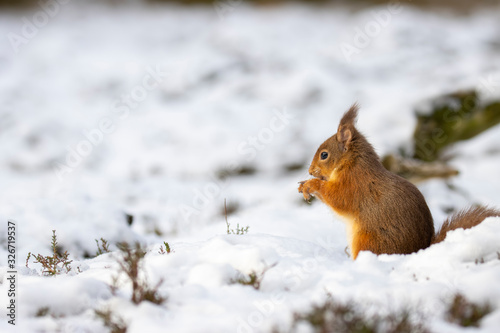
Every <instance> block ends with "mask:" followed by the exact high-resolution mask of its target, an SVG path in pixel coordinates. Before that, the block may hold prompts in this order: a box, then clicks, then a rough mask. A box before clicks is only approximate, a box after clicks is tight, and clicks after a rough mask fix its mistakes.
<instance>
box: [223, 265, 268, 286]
mask: <svg viewBox="0 0 500 333" xmlns="http://www.w3.org/2000/svg"><path fill="white" fill-rule="evenodd" d="M276 265H277V264H276V263H275V264H272V265H271V266H267V267H265V268H264V269H263V270H262V271H261V272H260V273H257V272H256V271H252V272H250V274H248V275H247V276H242V277H239V278H237V279H233V280H231V284H236V283H238V284H242V285H244V286H252V287H253V288H254V289H255V290H259V289H260V285H261V283H262V280H263V279H264V275H265V274H266V272H267V271H268V270H270V269H271V268H273V267H274V266H276Z"/></svg>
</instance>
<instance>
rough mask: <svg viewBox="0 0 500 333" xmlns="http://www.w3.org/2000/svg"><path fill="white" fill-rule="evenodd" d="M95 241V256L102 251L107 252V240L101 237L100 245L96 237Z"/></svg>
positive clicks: (102, 252)
mask: <svg viewBox="0 0 500 333" xmlns="http://www.w3.org/2000/svg"><path fill="white" fill-rule="evenodd" d="M95 243H96V244H97V252H96V254H95V256H96V257H98V256H100V255H101V254H104V253H109V252H111V251H109V242H108V241H107V240H105V239H104V238H102V237H101V245H99V241H98V240H97V239H96V240H95Z"/></svg>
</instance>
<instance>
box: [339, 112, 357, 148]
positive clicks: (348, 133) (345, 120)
mask: <svg viewBox="0 0 500 333" xmlns="http://www.w3.org/2000/svg"><path fill="white" fill-rule="evenodd" d="M358 109H359V106H358V104H357V103H354V104H353V105H352V106H351V108H350V109H349V111H347V112H346V113H345V114H344V116H343V117H342V119H341V120H340V124H339V128H338V131H337V140H338V142H340V143H341V145H342V149H343V150H344V151H347V150H349V146H350V144H351V141H352V134H353V130H354V123H355V122H356V118H357V117H358Z"/></svg>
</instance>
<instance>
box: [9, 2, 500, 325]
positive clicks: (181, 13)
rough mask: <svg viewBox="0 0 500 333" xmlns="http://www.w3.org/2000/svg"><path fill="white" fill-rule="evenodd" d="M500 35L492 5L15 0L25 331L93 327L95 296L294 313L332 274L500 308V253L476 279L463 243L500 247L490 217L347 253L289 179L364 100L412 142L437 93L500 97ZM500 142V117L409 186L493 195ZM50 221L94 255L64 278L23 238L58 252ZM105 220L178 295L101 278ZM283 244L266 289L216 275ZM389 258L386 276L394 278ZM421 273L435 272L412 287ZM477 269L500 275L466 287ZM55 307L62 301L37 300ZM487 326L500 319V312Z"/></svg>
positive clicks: (212, 312) (376, 124)
mask: <svg viewBox="0 0 500 333" xmlns="http://www.w3.org/2000/svg"><path fill="white" fill-rule="evenodd" d="M450 3H451V4H450ZM499 32H500V6H499V5H498V4H496V3H488V4H484V5H480V4H476V5H474V6H471V5H467V4H465V5H464V4H463V3H461V2H460V5H458V6H456V7H454V6H453V2H451V1H450V2H445V5H443V6H437V7H434V6H430V7H429V6H408V5H406V3H405V2H394V3H390V4H388V3H383V2H381V3H377V4H373V3H357V2H356V3H355V4H336V3H334V4H332V3H326V4H325V3H323V4H319V5H318V4H307V3H303V4H297V3H296V4H290V3H280V4H276V5H269V4H266V5H252V4H248V3H246V2H243V1H218V2H214V3H208V4H206V5H204V6H184V5H180V4H175V3H160V2H147V3H143V2H139V1H123V2H120V1H112V2H99V1H71V0H66V1H56V0H53V1H43V2H41V3H40V4H35V5H33V6H28V7H10V6H7V7H4V8H3V9H2V11H1V12H0V35H1V36H2V38H1V39H0V198H1V199H0V232H1V234H0V244H1V245H2V246H1V247H0V264H1V265H2V266H4V265H5V263H6V258H7V250H6V224H7V220H14V221H16V222H17V228H18V239H17V251H18V252H17V254H18V266H19V267H18V269H19V270H20V275H21V276H20V281H19V288H20V296H19V297H20V298H19V302H20V311H21V312H20V317H19V318H18V320H19V324H24V325H27V326H26V327H28V328H26V331H34V330H39V331H43V332H45V331H50V332H52V331H56V330H58V329H59V330H62V331H78V332H83V331H85V332H86V331H92V332H97V331H102V330H105V329H104V327H103V326H102V324H101V323H100V322H99V320H97V319H95V318H94V316H93V312H92V311H93V309H96V308H98V307H100V306H102V304H104V303H109V304H112V305H111V306H116V309H117V310H116V311H118V312H120V311H121V314H122V317H124V318H126V321H127V322H128V323H129V329H130V331H134V332H135V331H137V332H146V331H150V332H153V331H159V330H163V329H167V330H171V331H176V332H181V331H186V332H193V331H196V332H209V331H210V332H223V331H224V332H230V331H237V329H240V330H239V331H242V330H241V329H242V328H241V327H244V329H245V330H247V331H249V328H248V327H251V331H256V332H260V331H270V330H271V329H272V328H273V327H276V326H277V327H279V328H280V329H282V330H284V331H287V330H288V329H289V327H290V322H291V318H292V314H293V311H298V310H300V309H303V308H307V306H310V304H311V302H312V301H313V300H320V299H322V297H323V296H324V295H325V290H329V291H330V292H332V293H333V294H334V295H338V296H339V297H340V298H345V299H356V300H366V299H370V300H381V301H382V302H384V304H387V303H391V302H395V303H396V305H397V304H400V303H402V304H406V303H409V304H413V305H415V304H423V305H422V306H423V307H424V309H425V311H427V312H429V313H431V314H432V315H435V317H432V318H434V319H432V320H431V323H432V325H434V326H433V328H434V329H435V330H436V331H440V330H442V331H447V332H451V331H452V330H453V329H455V330H457V331H460V329H459V328H458V327H455V326H451V325H450V324H447V323H445V322H444V321H443V319H442V317H440V316H438V315H436V313H437V314H439V313H440V312H439V311H442V309H441V308H440V305H436V302H438V301H440V300H441V299H442V298H443V297H444V296H445V295H446V294H445V292H446V290H449V289H447V288H450V289H453V290H456V289H457V290H461V291H463V292H465V293H466V294H467V293H468V296H469V297H472V298H474V297H476V298H477V299H478V300H484V299H488V300H491V301H495V300H496V303H495V304H496V305H497V306H500V303H499V302H498V299H500V290H499V288H498V286H496V284H498V283H497V282H498V280H499V279H500V264H499V262H500V261H498V260H497V261H496V262H493V263H489V264H488V268H489V270H487V271H486V272H483V270H486V268H482V271H481V272H482V275H478V276H479V277H477V276H476V275H475V274H479V273H478V272H477V271H476V270H473V271H471V270H470V269H469V264H470V261H472V263H474V260H475V259H479V258H481V256H486V257H487V256H488V255H490V254H492V253H493V254H494V253H495V252H496V251H500V242H499V239H500V238H498V232H500V228H499V227H498V223H496V224H495V223H492V224H491V225H489V224H486V227H482V228H483V229H481V230H483V231H481V230H479V231H474V232H475V233H474V232H473V233H472V234H471V233H464V232H462V233H460V232H457V233H456V237H455V238H456V239H461V237H466V235H469V234H470V235H472V236H470V237H472V238H471V239H469V243H470V244H469V243H467V244H469V245H468V247H466V248H465V249H467V251H466V250H465V249H464V248H462V247H461V245H459V244H455V243H453V242H452V241H450V242H451V243H446V242H445V243H443V244H442V245H439V246H436V248H437V249H429V250H426V251H424V254H422V253H419V254H414V255H411V256H407V257H403V256H391V257H389V256H385V257H384V256H382V257H381V258H382V259H380V258H377V257H375V256H373V255H370V254H366V255H365V256H362V257H361V258H360V260H358V261H357V262H356V263H352V262H351V261H350V259H349V258H347V257H346V255H345V254H344V248H345V246H346V245H347V241H346V236H345V233H344V227H343V225H342V223H341V222H340V221H338V219H337V218H336V217H335V216H333V215H332V214H331V213H330V212H329V211H328V209H327V208H326V207H324V206H323V205H320V204H318V203H317V202H315V203H313V204H312V205H307V204H305V203H304V202H303V200H302V196H301V195H299V194H298V193H297V189H296V188H297V182H298V181H300V180H304V179H307V178H308V174H307V167H308V164H309V162H310V160H311V158H312V156H313V154H314V152H315V151H316V148H317V147H318V145H319V144H320V143H321V142H323V140H325V139H326V138H327V137H329V136H330V135H332V134H333V133H335V132H336V128H337V125H338V120H339V119H340V117H341V115H342V113H343V112H345V111H346V110H347V108H348V107H349V106H350V105H351V104H352V103H354V102H355V101H357V102H359V103H360V105H361V112H360V118H359V121H358V124H359V128H360V129H361V130H362V132H363V133H365V134H366V136H367V137H368V138H369V140H370V141H371V142H372V144H373V145H374V146H375V148H376V150H377V152H378V153H379V154H380V155H384V154H387V153H394V152H397V151H398V149H399V148H400V147H411V145H412V143H411V142H412V135H413V131H414V128H415V124H416V117H415V110H416V109H417V108H418V107H421V106H422V105H423V104H425V102H426V101H428V100H429V99H431V98H434V97H436V96H440V95H443V94H446V93H450V92H455V91H459V90H464V89H476V90H477V91H479V92H480V95H481V98H482V99H483V100H498V99H500V33H499ZM499 142H500V128H499V127H498V126H497V127H494V128H493V129H490V130H489V131H486V132H484V133H483V134H481V135H480V136H478V137H476V138H474V139H472V140H469V141H467V142H464V143H460V144H458V145H456V146H455V147H454V148H453V159H452V160H451V161H450V163H451V164H452V165H453V166H455V167H456V168H457V169H458V170H459V171H460V175H459V176H457V177H455V178H452V179H450V180H448V181H444V180H429V181H426V182H423V183H421V184H419V187H420V189H421V191H422V192H423V193H424V195H425V196H426V199H427V200H428V204H429V206H430V208H431V210H432V213H433V215H434V218H435V221H436V225H437V226H438V225H439V224H440V223H442V221H443V220H444V218H445V217H446V216H447V215H448V214H449V213H450V212H452V211H454V210H457V209H460V208H463V207H465V206H467V205H470V204H476V203H480V204H490V205H492V206H497V207H498V206H500V172H499V167H500V150H499V149H498V144H499ZM224 199H227V202H228V208H229V209H230V211H229V214H228V219H229V221H230V223H231V226H232V227H236V225H237V224H239V225H240V226H249V227H250V228H249V232H248V234H247V235H244V236H227V235H225V234H226V224H225V218H224ZM1 221H3V222H1ZM51 230H57V235H58V240H59V245H60V246H61V248H62V249H64V250H68V251H69V253H70V254H71V258H72V259H74V260H75V262H77V263H78V262H80V265H81V267H82V268H81V269H82V271H83V272H82V273H80V274H77V275H75V276H67V277H66V276H60V277H56V278H55V279H59V280H53V279H48V278H42V277H39V276H38V274H40V267H39V266H37V265H36V264H33V265H31V266H30V267H31V269H27V268H24V259H25V258H26V256H27V254H28V252H30V251H31V252H33V253H42V254H43V253H45V254H50V253H51V252H50V251H51V250H50V237H51V235H52V232H51ZM491 230H493V232H492V231H491ZM481 232H482V233H481ZM495 233H496V235H497V237H496V239H495V238H492V239H491V243H487V242H486V241H484V238H483V236H484V235H486V234H492V235H495ZM474 235H475V236H474ZM101 237H103V238H105V239H106V240H108V241H109V242H110V243H111V244H115V243H117V242H121V241H127V242H133V241H140V242H141V243H143V244H146V245H147V246H150V247H151V249H152V253H151V254H150V256H151V258H149V261H148V262H147V265H148V269H149V270H150V273H151V276H152V279H153V280H155V279H156V280H159V279H164V280H165V283H164V284H163V285H162V289H161V290H162V291H163V292H164V293H165V294H166V295H169V301H168V302H167V304H168V305H167V306H165V307H159V308H154V309H152V308H151V307H152V306H149V307H148V308H141V309H140V310H137V311H136V310H133V308H132V307H131V306H129V308H126V309H124V308H123V307H124V305H121V307H120V306H118V305H116V304H118V303H119V300H120V299H118V301H117V300H116V299H117V297H115V296H112V295H110V294H109V291H108V289H107V287H106V286H105V284H104V282H103V281H105V282H109V280H110V276H111V273H107V272H106V270H105V269H104V268H105V266H107V265H108V266H109V265H111V263H112V262H113V260H112V258H111V257H107V258H104V259H102V258H101V257H98V258H96V259H90V260H85V258H89V257H93V256H94V255H95V252H96V243H95V239H99V238H101ZM474 237H475V238H474ZM475 239H477V242H473V240H475ZM163 241H168V242H169V243H170V244H171V245H172V246H173V247H174V249H175V251H176V252H175V253H174V254H172V255H169V256H168V258H167V256H165V257H163V256H161V255H156V252H157V251H156V250H157V248H158V247H159V246H160V245H161V244H162V242H163ZM460 241H461V242H466V241H464V240H460ZM481 243H485V244H486V245H484V246H483V247H481V246H480V245H482V244H481ZM453 246H455V247H453ZM317 249H321V251H327V252H328V256H327V258H323V259H324V260H322V261H321V262H320V266H321V267H320V268H318V269H316V270H314V272H313V273H310V274H308V275H307V276H306V278H304V279H299V280H300V282H299V283H298V286H296V287H295V286H294V288H291V287H290V286H289V285H287V283H286V282H283V276H284V275H286V272H289V271H294V270H295V269H297V267H298V268H300V267H303V266H301V265H302V264H303V261H307V260H308V259H311V257H313V253H315V251H316V250H317ZM439 249H441V250H439ZM471 249H473V250H471ZM112 250H116V247H114V245H113V246H112ZM461 251H462V252H461ZM471 253H472V254H471ZM175 256H177V257H175ZM433 258H440V259H439V260H442V261H439V260H437V259H435V260H437V261H436V262H435V263H434V264H431V263H430V262H432V260H433ZM147 259H148V257H147ZM301 260H302V261H301ZM274 263H277V266H275V267H274V268H272V269H270V270H269V271H268V273H266V274H268V275H269V279H267V280H268V281H266V279H264V280H263V286H262V288H263V292H264V293H259V292H257V291H255V290H253V289H252V288H250V291H248V290H247V289H242V290H239V289H238V290H237V289H225V288H229V287H228V286H227V281H228V279H229V278H230V277H231V276H232V275H231V274H233V273H234V272H233V271H239V272H244V273H248V272H251V271H253V270H257V271H260V270H262V267H265V266H266V265H272V264H274ZM443 263H450V264H449V265H450V266H452V265H454V264H456V267H448V266H447V265H446V264H443ZM433 265H435V266H433ZM443 266H446V267H444V268H443ZM394 267H396V271H397V272H396V273H394V274H395V275H396V276H395V277H394V276H392V275H391V278H386V276H387V275H389V273H390V272H391V271H392V270H394ZM35 269H37V270H35ZM440 269H442V270H440ZM108 271H109V269H108ZM273 271H274V272H273ZM5 272H6V268H5V269H4V268H2V269H1V270H0V276H4V275H5ZM466 272H468V273H467V274H469V275H467V274H466ZM365 274H367V275H368V276H366V275H365ZM391 274H393V273H391ZM412 274H417V275H418V274H421V275H422V276H425V277H427V278H429V276H430V277H431V279H432V277H435V278H436V280H437V282H436V281H434V282H433V283H434V284H432V283H429V282H428V283H427V284H426V286H424V287H422V288H420V287H417V286H414V284H416V283H417V282H414V279H413V277H412ZM372 275H373V276H372ZM360 276H364V277H363V278H362V279H360ZM374 276H376V277H374ZM460 277H464V279H465V280H466V281H465V282H463V281H461V280H460ZM72 279H73V280H72ZM2 280H3V278H2ZM415 280H416V278H415ZM58 281H59V282H58ZM443 281H444V282H443ZM450 281H452V282H450ZM477 281H484V282H481V283H478V282H477ZM493 281H496V282H494V283H493ZM486 282H491V283H492V284H493V285H494V286H495V290H494V291H491V290H485V289H484V288H482V287H481V286H478V287H477V288H475V286H477V285H480V284H483V285H484V284H486ZM42 283H46V286H47V287H46V288H45V287H44V286H43V285H42ZM99 283H101V284H99ZM450 283H451V285H452V286H450ZM61 286H63V287H61ZM64 286H66V289H63V290H64V291H65V292H64V293H62V294H60V295H58V296H57V297H56V296H50V297H49V296H47V295H53V294H54V291H55V290H57V288H64ZM124 288H125V287H124ZM234 288H236V287H234ZM242 288H244V287H242ZM412 288H413V290H408V289H412ZM42 289H43V290H45V292H46V293H47V294H44V292H43V291H41V290H42ZM290 289H293V290H292V292H290V294H289V295H288V294H287V296H286V297H287V302H286V303H285V304H281V305H280V310H279V311H274V312H273V313H272V314H270V315H265V316H264V317H263V318H264V319H263V321H262V323H261V324H259V325H250V326H248V325H247V326H245V325H243V326H241V325H242V324H241V320H240V319H241V318H247V315H248V314H249V313H250V314H251V313H252V311H255V306H254V305H253V303H252V302H253V301H256V300H257V301H258V300H266V299H267V298H266V297H269V295H270V294H271V293H273V292H275V291H276V290H281V291H283V292H284V291H287V290H290ZM375 289H376V290H375ZM462 289H463V290H462ZM89 290H90V291H89ZM370 291H371V293H370ZM439 291H440V292H442V293H443V294H439ZM266 292H267V294H266ZM367 293H368V294H367ZM1 294H2V295H1V296H0V297H2V298H0V300H3V299H4V298H5V297H6V295H5V292H4V291H3V290H2V292H1ZM407 294H409V295H407ZM82 295H83V296H82ZM401 295H405V296H407V297H405V300H404V301H403V300H401V299H400V297H399V296H401ZM80 296H82V298H83V301H82V303H81V304H79V303H78V302H79V301H77V300H75V299H78V297H80ZM47 298H51V301H50V302H48V301H47ZM426 300H427V301H426ZM44 302H48V303H47V304H46V303H44ZM113 302H114V303H113ZM428 302H431V303H432V305H428ZM75 303H77V304H76V305H75ZM438 303H439V302H438ZM2 304H4V303H2ZM78 304H79V305H78ZM113 304H114V305H113ZM396 305H394V306H396ZM43 307H49V308H50V309H52V310H51V311H55V312H54V313H56V314H53V315H52V316H44V317H41V318H39V317H35V314H36V313H37V311H38V310H39V309H40V308H43ZM196 316H198V317H196ZM75 317H76V318H77V319H78V320H80V322H81V324H75V323H74V319H75ZM193 318H199V321H198V320H196V321H195V322H193ZM3 321H4V320H3ZM243 321H244V322H245V320H243ZM200 323H206V324H203V325H202V324H200ZM1 325H6V323H4V322H2V323H1V324H0V327H1V328H2V331H6V330H9V329H10V330H11V329H12V327H10V326H1ZM148 325H149V326H148ZM238 325H239V326H238ZM287 327H288V328H287ZM443 327H444V328H443ZM484 327H485V328H484V330H485V331H488V330H489V331H490V332H493V331H494V329H498V327H500V311H499V310H496V311H495V312H494V314H493V315H492V319H490V320H489V321H487V322H486V323H485V324H484ZM304 329H306V331H307V328H304ZM243 331H244V330H243Z"/></svg>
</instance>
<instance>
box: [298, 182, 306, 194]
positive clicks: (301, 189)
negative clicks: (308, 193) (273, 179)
mask: <svg viewBox="0 0 500 333" xmlns="http://www.w3.org/2000/svg"><path fill="white" fill-rule="evenodd" d="M306 181H307V180H303V181H301V182H299V193H302V191H303V189H304V184H305V183H306Z"/></svg>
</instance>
